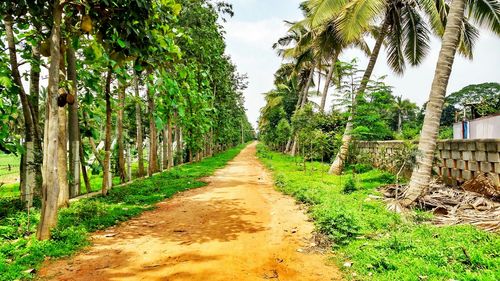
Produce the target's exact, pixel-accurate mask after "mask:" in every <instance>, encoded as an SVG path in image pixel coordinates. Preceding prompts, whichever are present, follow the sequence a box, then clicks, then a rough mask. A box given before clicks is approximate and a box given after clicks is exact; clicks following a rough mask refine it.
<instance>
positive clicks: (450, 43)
mask: <svg viewBox="0 0 500 281" xmlns="http://www.w3.org/2000/svg"><path fill="white" fill-rule="evenodd" d="M465 2H466V1H465V0H453V2H451V6H450V11H449V13H448V20H447V23H446V29H445V32H444V36H443V43H442V45H441V51H440V53H439V58H438V62H437V65H436V71H435V74H434V81H433V82H432V87H431V92H430V95H429V102H428V103H427V106H426V109H425V118H424V124H423V127H422V132H421V135H420V142H419V144H418V151H419V153H418V154H417V165H416V166H415V168H414V169H413V173H412V175H411V179H410V184H409V187H408V189H407V190H406V191H405V194H404V199H403V200H402V205H403V206H406V207H407V206H409V205H410V204H412V203H413V202H415V200H417V199H418V198H419V197H420V196H421V195H422V194H423V193H424V192H425V190H426V189H427V188H428V186H429V181H430V179H431V172H432V164H433V160H434V153H435V149H436V141H437V137H438V133H439V125H440V120H441V114H442V112H443V104H444V98H445V96H446V89H447V87H448V81H449V78H450V74H451V69H452V67H453V62H454V59H455V54H456V51H457V48H458V45H459V42H460V29H461V26H462V24H463V20H464V11H465Z"/></svg>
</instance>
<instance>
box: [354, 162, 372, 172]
mask: <svg viewBox="0 0 500 281" xmlns="http://www.w3.org/2000/svg"><path fill="white" fill-rule="evenodd" d="M351 169H352V170H353V171H354V172H355V173H360V174H362V173H366V172H369V171H371V170H373V166H372V165H370V164H364V163H356V164H353V165H351Z"/></svg>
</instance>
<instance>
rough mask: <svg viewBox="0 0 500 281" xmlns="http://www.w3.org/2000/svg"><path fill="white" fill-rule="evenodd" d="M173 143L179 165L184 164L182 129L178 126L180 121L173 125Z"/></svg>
mask: <svg viewBox="0 0 500 281" xmlns="http://www.w3.org/2000/svg"><path fill="white" fill-rule="evenodd" d="M175 142H176V144H177V146H176V150H177V151H176V153H177V155H178V156H179V164H182V163H184V148H183V147H182V128H181V125H180V120H177V124H175Z"/></svg>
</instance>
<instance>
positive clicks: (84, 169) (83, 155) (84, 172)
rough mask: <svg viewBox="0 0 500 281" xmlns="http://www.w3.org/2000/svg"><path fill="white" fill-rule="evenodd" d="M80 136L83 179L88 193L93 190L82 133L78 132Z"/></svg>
mask: <svg viewBox="0 0 500 281" xmlns="http://www.w3.org/2000/svg"><path fill="white" fill-rule="evenodd" d="M78 137H79V142H78V143H79V144H80V149H79V150H80V164H81V166H82V176H83V181H84V182H85V190H86V191H87V193H91V192H92V186H91V185H90V180H89V176H88V174H87V168H86V167H85V151H84V150H83V143H82V135H81V134H80V133H78Z"/></svg>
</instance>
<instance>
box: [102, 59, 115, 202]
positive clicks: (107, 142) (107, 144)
mask: <svg viewBox="0 0 500 281" xmlns="http://www.w3.org/2000/svg"><path fill="white" fill-rule="evenodd" d="M112 73H113V72H112V70H111V67H110V68H109V70H108V73H107V75H106V86H105V87H106V88H105V91H104V99H105V100H106V126H105V138H104V163H103V167H102V169H103V173H102V174H103V175H102V190H101V191H102V195H107V194H108V190H109V189H110V188H111V180H110V179H111V75H112Z"/></svg>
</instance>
